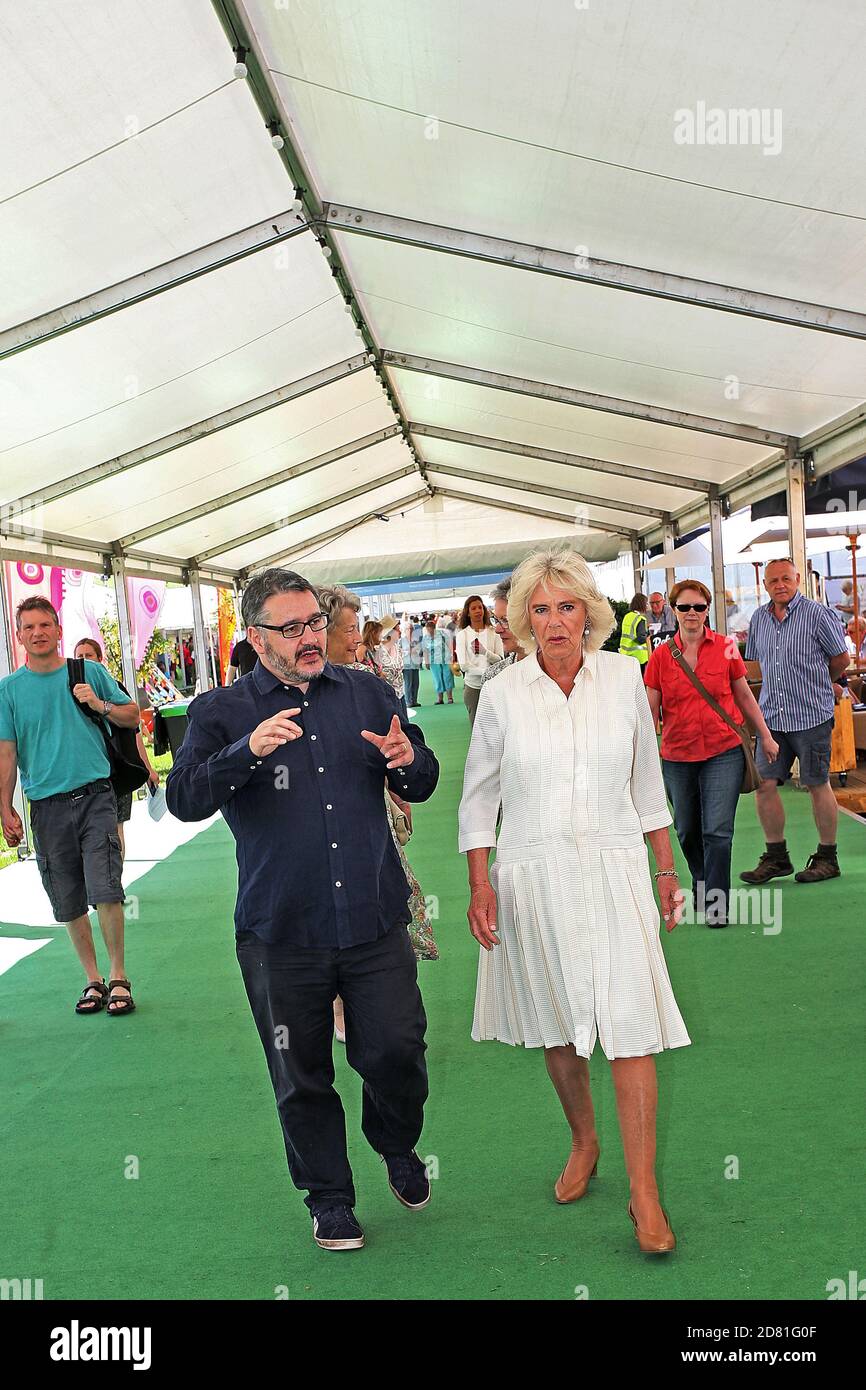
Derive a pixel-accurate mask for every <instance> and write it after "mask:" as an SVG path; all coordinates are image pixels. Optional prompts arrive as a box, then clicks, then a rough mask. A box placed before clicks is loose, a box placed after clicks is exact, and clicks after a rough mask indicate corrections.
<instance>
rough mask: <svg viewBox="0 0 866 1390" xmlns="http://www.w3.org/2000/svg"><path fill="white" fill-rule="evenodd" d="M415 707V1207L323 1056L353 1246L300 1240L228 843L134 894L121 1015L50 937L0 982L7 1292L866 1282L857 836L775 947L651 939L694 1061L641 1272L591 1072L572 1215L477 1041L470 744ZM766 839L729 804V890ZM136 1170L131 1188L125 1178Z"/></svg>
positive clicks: (511, 1084) (724, 1287)
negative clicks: (111, 1011) (851, 1276)
mask: <svg viewBox="0 0 866 1390" xmlns="http://www.w3.org/2000/svg"><path fill="white" fill-rule="evenodd" d="M422 700H423V704H422V707H421V709H420V710H419V712H418V722H419V724H420V725H421V727H422V728H423V729H424V732H425V735H426V737H427V739H428V741H429V742H430V743H431V745H432V746H433V748H434V749H435V751H436V753H437V755H438V756H439V758H440V761H441V763H442V777H441V781H440V784H439V788H438V790H437V792H436V795H435V796H434V798H433V800H432V801H431V802H429V803H428V804H427V805H425V806H422V807H419V808H418V809H417V811H416V834H415V837H414V838H413V840H412V843H411V846H410V853H411V858H412V862H413V864H414V866H415V869H416V872H417V874H418V877H419V879H420V881H421V883H422V885H423V887H424V891H425V892H426V893H428V894H431V895H435V897H436V898H437V899H438V920H437V922H436V931H437V937H438V941H439V945H440V949H441V952H442V958H441V960H439V961H438V962H424V963H422V964H421V966H420V976H421V983H422V989H423V992H424V997H425V1002H426V1005H427V1011H428V1015H429V1020H430V1026H429V1031H428V1041H429V1054H428V1060H429V1068H430V1081H431V1098H430V1102H429V1104H428V1108H427V1112H426V1124H425V1129H424V1134H423V1136H422V1139H421V1142H420V1144H419V1146H418V1147H419V1152H420V1153H421V1155H422V1156H423V1157H424V1158H425V1159H430V1158H434V1157H435V1160H436V1164H437V1165H438V1178H437V1179H436V1181H435V1182H434V1184H433V1201H432V1203H431V1205H430V1206H429V1207H428V1208H427V1209H426V1210H425V1211H423V1212H419V1213H413V1212H408V1211H406V1210H404V1209H403V1208H402V1207H400V1206H399V1205H398V1204H397V1202H396V1201H395V1200H394V1198H393V1197H392V1196H391V1194H390V1192H389V1191H388V1188H387V1185H386V1181H385V1176H384V1171H383V1169H382V1166H381V1164H380V1162H379V1160H378V1159H377V1158H376V1156H375V1155H374V1154H373V1153H372V1152H371V1151H370V1150H369V1149H368V1148H367V1146H366V1144H365V1142H364V1140H363V1138H362V1136H361V1133H360V1126H359V1114H360V1105H359V1099H360V1082H359V1080H358V1078H357V1077H356V1076H355V1075H354V1073H352V1072H350V1071H349V1069H348V1068H347V1066H346V1063H345V1058H344V1056H343V1054H342V1051H341V1049H340V1048H339V1046H338V1045H335V1050H336V1052H337V1056H338V1086H339V1087H340V1090H341V1093H342V1095H343V1099H344V1103H345V1107H346V1112H347V1121H348V1132H349V1149H350V1156H351V1159H352V1164H353V1167H354V1171H355V1177H356V1184H357V1187H358V1194H359V1199H358V1206H357V1212H358V1216H359V1219H360V1220H361V1221H362V1223H363V1225H364V1226H365V1228H366V1231H367V1240H368V1244H367V1247H366V1249H365V1250H364V1251H362V1252H360V1253H357V1254H331V1253H325V1252H322V1251H319V1250H318V1249H317V1248H316V1247H315V1246H314V1245H313V1242H312V1239H311V1237H310V1221H309V1218H308V1216H307V1212H306V1209H305V1207H304V1206H303V1204H302V1200H301V1196H300V1194H298V1193H297V1192H295V1190H294V1189H293V1188H292V1186H291V1184H290V1182H289V1179H288V1175H287V1170H286V1164H285V1156H284V1152H283V1146H282V1139H281V1135H280V1130H279V1125H278V1122H277V1118H276V1112H275V1108H274V1101H273V1093H272V1091H271V1087H270V1083H269V1080H268V1076H267V1073H266V1070H265V1063H264V1058H263V1055H262V1052H261V1048H260V1044H259V1040H258V1036H257V1034H256V1032H255V1030H254V1027H253V1024H252V1020H251V1018H250V1015H249V1011H248V1007H247V1003H246V998H245V995H244V992H243V987H242V983H241V980H240V975H239V972H238V968H237V963H236V961H235V958H234V952H233V935H232V926H231V908H232V904H233V900H234V888H235V865H234V855H233V846H232V842H231V838H230V836H229V833H228V830H227V829H226V827H225V826H224V825H223V824H222V823H221V822H220V823H219V824H217V825H215V826H213V827H212V828H210V829H208V830H207V831H205V832H204V833H203V834H202V835H200V836H199V837H198V838H196V839H195V840H194V841H192V842H191V843H190V844H188V845H186V846H184V847H182V848H180V849H179V850H177V851H176V852H175V853H174V855H172V857H171V858H170V859H169V860H168V861H166V862H165V863H163V864H160V865H159V866H158V867H156V868H154V869H153V870H152V871H151V872H150V873H149V874H148V875H147V876H146V877H145V878H143V879H140V880H139V881H138V883H137V884H136V885H135V890H134V891H135V892H136V894H137V896H138V897H139V900H140V918H139V920H138V921H137V922H134V923H130V925H129V927H128V968H129V971H130V974H131V978H132V980H133V983H134V986H135V993H136V997H137V999H138V1002H139V1009H138V1012H137V1013H136V1014H135V1015H133V1016H132V1017H130V1018H129V1019H125V1020H122V1021H121V1020H114V1019H109V1018H108V1017H107V1016H106V1015H105V1014H102V1015H99V1016H98V1017H96V1018H79V1017H76V1016H75V1015H74V1014H73V1012H72V1003H73V1001H74V999H75V996H76V995H77V993H78V990H79V988H80V980H79V975H78V968H77V965H76V963H75V962H74V959H73V956H72V952H71V948H70V947H69V945H68V942H67V941H66V939H65V934H61V933H58V934H57V937H56V939H55V940H53V941H52V943H51V944H50V945H48V946H46V947H44V948H43V949H41V950H40V951H38V952H36V953H35V954H34V955H32V956H30V957H28V958H27V959H25V960H23V961H21V962H20V963H18V964H17V965H15V966H14V967H13V968H12V969H11V970H9V971H8V972H7V973H6V974H4V975H3V976H0V1029H2V1033H0V1039H2V1073H3V1077H2V1117H0V1134H2V1139H0V1154H2V1158H0V1173H2V1191H3V1206H4V1210H3V1218H2V1236H0V1242H2V1260H0V1277H3V1278H26V1277H30V1278H33V1279H37V1278H41V1279H43V1280H44V1293H45V1297H46V1298H48V1299H57V1298H69V1299H85V1298H99V1299H104V1298H121V1299H164V1298H168V1299H184V1298H207V1299H273V1298H274V1297H275V1296H277V1295H278V1291H282V1296H283V1297H289V1298H292V1299H328V1298H346V1299H376V1298H401V1299H403V1298H407V1299H485V1300H486V1299H509V1300H512V1299H573V1298H575V1297H576V1296H581V1292H582V1291H583V1290H586V1292H587V1293H588V1296H589V1297H590V1298H591V1299H612V1298H627V1299H647V1298H660V1299H682V1298H698V1299H717V1298H734V1299H781V1298H786V1297H793V1298H805V1299H825V1298H826V1297H827V1292H826V1284H827V1281H828V1280H829V1279H831V1278H836V1277H840V1278H843V1279H847V1274H848V1271H849V1270H851V1269H854V1270H858V1269H860V1270H861V1271H862V1265H863V1246H862V1231H863V1197H862V1190H863V1187H862V1183H861V1181H860V1173H861V1168H862V1145H863V1137H864V1135H863V1131H864V1107H863V1080H862V1071H863V1069H862V1053H863V1048H862V1043H863V1037H862V1019H863V965H862V962H863V946H862V941H863V922H862V919H863V910H864V897H866V895H864V888H866V826H864V825H863V824H860V823H857V822H854V821H853V820H851V819H849V818H847V817H844V816H843V817H841V821H840V827H839V842H840V857H841V861H842V865H843V870H844V876H843V877H842V878H841V879H839V880H838V881H834V882H830V883H827V884H821V885H815V886H798V885H796V884H794V883H793V881H792V880H785V881H784V882H783V884H782V885H781V888H782V894H783V907H784V916H783V921H782V930H781V931H780V932H779V933H778V934H776V935H765V934H764V933H763V931H762V929H761V926H760V925H753V926H749V925H743V926H736V927H731V928H729V929H728V930H727V931H709V930H707V929H706V928H704V927H700V926H694V925H693V926H681V927H680V928H678V929H677V930H676V931H675V932H674V933H673V935H672V936H671V937H670V938H667V939H666V943H665V948H666V954H667V959H668V962H669V968H670V973H671V976H672V979H673V983H674V988H675V991H676V995H677V999H678V1001H679V1004H680V1007H681V1010H682V1013H683V1016H684V1017H685V1020H686V1023H687V1025H688V1027H689V1030H690V1033H691V1037H692V1040H693V1044H694V1045H693V1046H692V1047H691V1048H684V1049H680V1050H679V1051H676V1052H673V1053H668V1054H666V1055H665V1056H663V1057H661V1058H660V1059H659V1077H660V1087H661V1103H660V1114H659V1171H660V1175H661V1182H662V1187H663V1197H664V1202H665V1205H666V1206H667V1208H668V1210H669V1211H670V1214H671V1218H672V1222H673V1225H674V1228H675V1230H676V1232H677V1235H678V1238H679V1242H680V1245H679V1250H678V1251H677V1253H676V1255H675V1256H673V1257H672V1258H671V1259H669V1260H667V1261H657V1262H652V1261H648V1260H646V1259H645V1258H644V1257H642V1256H640V1255H639V1253H638V1252H637V1249H636V1247H635V1245H634V1240H633V1237H632V1231H631V1225H630V1223H629V1220H628V1217H627V1215H626V1204H627V1187H626V1181H625V1172H624V1167H623V1160H622V1153H621V1150H620V1146H619V1138H618V1131H617V1125H616V1113H615V1107H614V1098H613V1090H612V1086H611V1080H610V1072H609V1068H608V1065H607V1063H606V1061H605V1059H604V1057H603V1056H602V1055H601V1053H600V1052H599V1051H598V1050H597V1051H596V1056H595V1057H594V1058H593V1061H592V1073H593V1085H594V1094H595V1099H596V1105H597V1110H598V1116H599V1132H600V1136H601V1144H602V1156H601V1162H600V1165H599V1177H598V1180H597V1181H596V1182H595V1183H593V1185H592V1189H591V1192H590V1195H589V1196H588V1197H587V1199H586V1200H584V1201H582V1202H580V1203H577V1204H576V1205H575V1206H573V1207H559V1206H557V1205H556V1203H555V1202H554V1200H553V1192H552V1187H553V1181H554V1179H555V1177H556V1175H557V1174H558V1173H559V1171H560V1169H561V1167H562V1164H563V1162H564V1160H565V1157H566V1154H567V1150H568V1134H567V1131H566V1130H565V1127H564V1122H563V1119H562V1116H561V1112H560V1111H559V1108H558V1103H557V1100H556V1097H555V1095H554V1093H553V1090H552V1088H551V1086H550V1083H549V1081H548V1080H547V1077H546V1074H545V1070H544V1062H543V1057H542V1054H541V1053H540V1052H538V1051H530V1052H526V1051H524V1050H522V1049H512V1048H508V1047H504V1046H502V1045H501V1044H497V1043H486V1044H483V1045H479V1044H476V1043H473V1042H472V1041H471V1040H470V1037H469V1030H470V1025H471V1019H472V1000H473V996H474V987H475V969H476V960H477V950H478V948H477V946H476V945H475V943H474V942H473V940H472V939H471V937H470V935H469V932H468V928H467V925H466V916H465V914H466V905H467V895H466V890H465V867H464V863H463V861H462V859H461V858H460V856H458V854H457V851H456V809H457V804H458V801H459V795H460V787H461V780H462V764H463V759H464V756H465V750H466V745H467V740H468V733H469V725H468V720H467V718H466V714H465V711H464V709H463V708H462V706H460V705H456V706H455V707H453V708H449V707H447V706H446V707H444V708H441V709H439V708H431V701H432V694H431V689H430V686H429V680H428V678H427V677H426V675H425V679H424V682H423V684H422ZM786 807H787V810H788V816H789V820H788V842H789V844H790V846H791V848H792V852H793V856H794V859H795V862H798V863H800V864H802V863H804V862H805V858H806V855H807V854H808V853H809V852H810V851H811V850H813V849H814V845H815V832H814V826H813V824H812V821H811V817H810V813H809V800H808V796H807V795H806V794H804V793H797V792H788V793H786ZM760 845H761V837H760V833H759V830H758V827H757V821H756V818H755V812H754V808H753V806H752V804H751V803H750V802H749V801H748V800H744V801H743V802H741V807H740V812H739V818H738V827H737V835H736V840H735V846H734V858H735V868H742V867H745V866H751V865H752V864H753V863H754V862H755V860H756V858H757V854H758V851H759V848H760ZM0 893H2V874H0ZM3 930H4V932H5V933H6V934H9V935H24V936H30V937H38V936H44V935H45V932H44V931H38V930H30V929H27V928H14V927H10V926H7V927H5V928H4V929H3ZM132 1159H135V1160H137V1168H138V1174H139V1175H138V1177H137V1178H129V1177H127V1176H125V1173H126V1172H127V1171H132V1170H133V1169H134V1166H135V1165H134V1164H133V1163H132V1162H131V1160H132ZM735 1167H736V1168H737V1169H738V1173H739V1176H738V1177H736V1178H733V1177H726V1172H728V1173H730V1172H732V1171H733V1170H734V1168H735Z"/></svg>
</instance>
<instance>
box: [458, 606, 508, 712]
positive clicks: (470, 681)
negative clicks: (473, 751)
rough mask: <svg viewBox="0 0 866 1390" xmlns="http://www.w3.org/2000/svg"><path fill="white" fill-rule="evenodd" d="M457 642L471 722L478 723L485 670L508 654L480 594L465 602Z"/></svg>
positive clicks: (464, 701)
mask: <svg viewBox="0 0 866 1390" xmlns="http://www.w3.org/2000/svg"><path fill="white" fill-rule="evenodd" d="M454 645H455V651H456V656H457V664H458V666H459V667H460V669H461V671H462V672H463V703H464V704H465V706H466V712H467V714H468V715H469V723H470V724H474V723H475V711H476V710H477V708H478V697H479V696H480V694H481V685H482V681H483V679H484V675H485V672H486V671H487V670H488V668H489V667H490V666H492V665H493V664H494V662H496V661H501V660H502V658H503V657H504V655H505V648H504V647H503V645H502V638H501V637H498V636H497V635H496V633H495V632H494V630H493V623H492V622H491V618H490V614H489V612H488V611H487V607H486V605H485V603H484V600H483V599H482V598H479V596H478V595H477V594H470V596H469V598H468V599H467V600H466V602H465V603H464V605H463V612H462V613H461V614H460V617H459V619H458V621H457V635H456V639H455V644H454Z"/></svg>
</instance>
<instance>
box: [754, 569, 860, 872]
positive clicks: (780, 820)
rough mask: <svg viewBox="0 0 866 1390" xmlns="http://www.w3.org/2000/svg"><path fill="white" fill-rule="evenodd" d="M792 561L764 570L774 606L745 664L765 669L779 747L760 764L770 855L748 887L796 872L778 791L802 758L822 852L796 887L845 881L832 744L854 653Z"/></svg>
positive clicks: (764, 611)
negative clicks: (839, 696)
mask: <svg viewBox="0 0 866 1390" xmlns="http://www.w3.org/2000/svg"><path fill="white" fill-rule="evenodd" d="M799 582H800V576H799V574H798V573H797V568H796V566H795V565H794V563H793V561H792V560H771V561H770V562H769V564H767V565H766V567H765V569H764V588H765V589H766V590H767V593H768V594H769V595H770V602H769V603H768V604H766V605H765V606H764V607H762V608H759V609H758V610H757V612H756V613H755V615H754V617H753V618H752V621H751V624H750V626H749V637H748V641H747V643H746V653H745V655H746V660H747V661H759V662H760V663H761V676H762V680H763V684H762V687H761V698H760V701H759V704H760V707H761V713H762V714H763V716H764V718H765V719H766V721H767V725H768V727H769V729H770V732H771V734H772V736H773V738H774V739H775V741H776V743H778V745H779V756H778V757H777V758H776V759H775V760H774V761H773V762H772V763H771V762H768V761H767V758H766V756H765V754H764V752H763V749H762V748H761V745H760V743H759V744H758V751H757V757H756V762H757V764H758V771H759V773H760V774H761V784H760V786H759V788H758V791H757V793H756V799H757V806H758V816H759V818H760V821H761V826H762V827H763V831H764V835H765V837H766V842H767V848H766V852H765V853H764V854H762V855H761V857H760V859H759V860H758V864H757V867H756V868H754V869H751V870H749V871H748V872H747V873H742V874H740V878H741V879H743V881H744V882H745V883H766V882H767V881H768V879H771V878H781V877H784V876H785V875H786V874H793V873H794V865H793V864H792V862H791V859H790V856H789V854H788V846H787V842H786V840H785V811H784V808H783V806H782V798H781V797H780V796H779V790H778V788H779V786H780V785H781V784H782V783H783V782H786V781H787V780H788V778H789V777H790V775H791V767H792V765H793V762H794V759H795V758H799V760H800V782H801V783H802V784H803V785H804V786H806V787H808V788H809V793H810V795H811V797H812V814H813V815H814V817H815V824H816V826H817V828H818V848H817V851H816V852H815V853H814V854H812V855H810V857H809V861H808V863H807V865H806V867H805V869H801V871H800V872H799V873H798V874H795V875H794V877H795V879H796V881H797V883H820V882H821V880H822V879H826V878H838V877H839V873H840V870H839V861H838V858H837V856H836V824H837V821H838V818H839V811H838V807H837V805H836V798H835V796H834V795H833V790H832V788H831V786H830V738H831V734H832V732H833V681H834V680H836V678H837V677H838V676H841V674H842V672H843V671H845V670H846V669H847V667H848V661H849V657H848V650H847V647H846V645H845V635H844V633H843V631H842V625H841V623H840V622H839V619H838V618H837V617H836V615H835V614H834V613H833V612H831V610H830V609H829V608H825V607H824V605H823V604H821V603H816V602H815V601H814V599H810V598H805V597H804V596H803V594H801V593H800V591H799V588H798V585H799Z"/></svg>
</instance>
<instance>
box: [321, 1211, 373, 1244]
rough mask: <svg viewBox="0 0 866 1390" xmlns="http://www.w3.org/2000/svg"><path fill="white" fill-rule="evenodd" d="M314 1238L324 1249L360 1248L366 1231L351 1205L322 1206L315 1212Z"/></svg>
mask: <svg viewBox="0 0 866 1390" xmlns="http://www.w3.org/2000/svg"><path fill="white" fill-rule="evenodd" d="M313 1240H314V1241H315V1242H316V1244H317V1245H318V1246H320V1248H321V1249H322V1250H360V1249H361V1246H362V1245H363V1244H364V1232H363V1231H362V1230H361V1227H360V1226H359V1225H358V1223H357V1221H356V1220H355V1213H354V1212H353V1211H352V1208H351V1207H345V1206H344V1207H322V1208H321V1209H320V1210H319V1211H314V1212H313Z"/></svg>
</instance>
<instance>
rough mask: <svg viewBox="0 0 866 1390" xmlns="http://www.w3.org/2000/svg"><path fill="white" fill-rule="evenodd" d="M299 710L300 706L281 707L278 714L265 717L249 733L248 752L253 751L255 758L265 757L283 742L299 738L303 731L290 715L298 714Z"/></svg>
mask: <svg viewBox="0 0 866 1390" xmlns="http://www.w3.org/2000/svg"><path fill="white" fill-rule="evenodd" d="M300 712H301V709H300V706H298V708H297V709H281V710H280V712H279V714H275V715H272V717H271V718H270V719H265V720H264V722H263V723H261V724H260V725H259V726H258V728H257V729H253V731H252V733H251V734H250V752H251V753H255V755H256V757H257V758H266V757H267V756H268V754H269V753H273V751H274V749H275V748H280V747H281V746H282V744H284V743H291V741H292V740H293V739H296V738H301V737H302V735H303V732H304V731H303V729H302V728H301V726H300V724H295V723H294V721H293V720H292V717H291V716H292V715H293V714H300Z"/></svg>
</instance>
